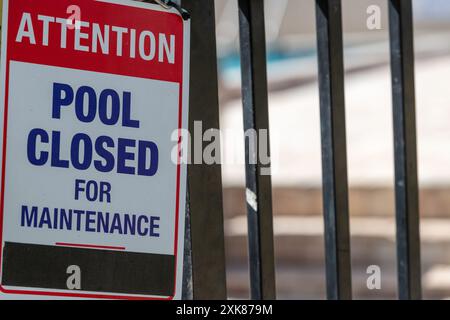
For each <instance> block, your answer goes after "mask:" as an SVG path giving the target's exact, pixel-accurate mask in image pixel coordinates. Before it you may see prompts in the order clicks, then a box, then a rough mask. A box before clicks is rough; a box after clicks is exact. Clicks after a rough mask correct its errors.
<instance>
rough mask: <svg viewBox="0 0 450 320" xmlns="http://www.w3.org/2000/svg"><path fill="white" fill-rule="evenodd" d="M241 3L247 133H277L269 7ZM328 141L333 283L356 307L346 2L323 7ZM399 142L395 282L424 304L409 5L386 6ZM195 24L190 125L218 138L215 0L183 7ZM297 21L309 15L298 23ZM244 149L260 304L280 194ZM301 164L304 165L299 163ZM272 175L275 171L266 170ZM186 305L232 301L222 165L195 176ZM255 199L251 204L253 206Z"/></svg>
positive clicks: (271, 283)
mask: <svg viewBox="0 0 450 320" xmlns="http://www.w3.org/2000/svg"><path fill="white" fill-rule="evenodd" d="M236 1H238V3H239V12H237V13H236V14H239V30H240V54H241V69H242V96H243V115H244V124H243V125H244V128H245V129H256V130H259V129H266V130H268V128H269V116H268V97H267V93H268V92H267V76H266V48H265V32H264V30H265V29H264V6H263V1H262V0H236ZM315 2H316V22H317V41H318V57H319V85H320V112H321V131H322V163H323V203H324V217H325V246H326V277H327V297H328V298H329V299H351V298H352V287H351V263H350V232H349V205H348V181H347V179H348V178H347V177H348V175H347V151H346V124H345V98H344V67H343V57H344V54H343V43H342V37H343V31H342V13H341V1H340V0H316V1H315ZM388 2H389V23H390V43H391V48H390V51H391V69H392V92H393V114H394V139H395V191H396V219H397V220H396V221H397V263H398V267H397V272H398V295H399V298H400V299H420V298H421V276H420V239H419V213H418V181H417V180H418V179H417V154H416V153H417V151H416V127H415V126H416V124H415V94H414V50H413V20H412V4H411V0H388ZM181 5H182V7H183V8H185V9H186V10H188V11H189V12H190V14H191V18H192V22H191V26H192V35H191V50H192V52H191V83H190V86H191V91H190V123H191V124H192V125H193V123H194V121H202V123H203V130H204V131H207V130H209V129H211V128H214V129H218V128H219V107H218V100H219V99H218V84H217V83H218V79H217V60H216V34H215V14H214V1H213V0H182V1H181ZM298 14H299V16H300V15H301V12H299V13H298ZM250 150H251V148H250V146H249V143H248V141H246V163H247V164H246V188H247V197H248V199H247V200H251V201H247V202H248V204H247V214H248V239H249V269H250V282H251V285H250V287H251V298H252V299H274V298H275V271H274V270H275V267H274V246H273V226H272V220H273V217H272V196H271V192H272V187H271V179H270V176H268V175H262V174H261V172H260V169H261V165H260V164H259V163H257V164H256V165H255V164H250V163H251V162H250V161H249V159H250V158H251V157H252V156H253V155H252V154H251V151H250ZM299 161H301V159H299ZM264 167H265V168H267V165H265V166H264ZM188 188H189V191H190V192H189V201H188V212H189V218H188V222H189V223H188V225H189V227H188V228H190V229H188V237H187V239H188V241H187V247H188V252H187V253H188V254H187V255H186V257H187V262H188V263H186V272H185V275H186V279H185V280H186V281H185V284H186V286H185V288H186V291H185V297H186V298H193V299H225V298H227V294H226V292H227V291H226V277H225V252H224V247H225V245H224V221H223V206H222V201H223V200H222V177H221V167H220V165H206V164H204V165H192V166H190V167H189V169H188ZM249 197H251V199H249Z"/></svg>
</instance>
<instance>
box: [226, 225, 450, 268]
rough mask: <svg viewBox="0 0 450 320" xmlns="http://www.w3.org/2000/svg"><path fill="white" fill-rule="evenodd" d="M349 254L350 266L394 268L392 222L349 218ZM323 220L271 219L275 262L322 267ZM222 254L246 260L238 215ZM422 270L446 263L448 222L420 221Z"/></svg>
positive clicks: (244, 231)
mask: <svg viewBox="0 0 450 320" xmlns="http://www.w3.org/2000/svg"><path fill="white" fill-rule="evenodd" d="M350 229H351V252H352V263H353V265H354V266H360V267H362V268H367V266H369V265H379V266H380V267H382V268H390V269H392V268H395V266H396V246H395V221H394V219H392V218H385V217H370V218H369V217H352V219H351V223H350ZM323 230H324V227H323V220H322V218H320V217H314V216H297V217H294V216H281V217H275V219H274V234H275V236H274V243H275V255H276V261H277V263H280V264H281V265H285V264H291V265H292V264H294V265H298V266H303V267H311V266H312V267H316V266H321V265H322V266H323V265H324V254H325V253H324V239H323ZM225 233H226V254H227V259H228V261H229V262H230V263H231V264H236V265H241V264H242V263H245V261H247V220H246V217H244V216H240V217H235V218H232V219H228V220H226V222H225ZM421 255H422V265H423V268H425V269H427V268H429V267H430V266H434V265H446V264H450V219H434V218H433V219H431V218H427V219H422V220H421Z"/></svg>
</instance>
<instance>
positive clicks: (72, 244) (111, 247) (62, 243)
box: [55, 242, 126, 250]
mask: <svg viewBox="0 0 450 320" xmlns="http://www.w3.org/2000/svg"><path fill="white" fill-rule="evenodd" d="M55 244H56V245H57V246H65V247H77V248H95V249H111V250H125V249H126V248H125V247H114V246H99V245H95V244H80V243H65V242H56V243H55Z"/></svg>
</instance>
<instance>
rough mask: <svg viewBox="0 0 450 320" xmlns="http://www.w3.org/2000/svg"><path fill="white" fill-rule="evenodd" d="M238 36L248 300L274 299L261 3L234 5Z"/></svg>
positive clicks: (246, 0)
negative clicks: (264, 160) (263, 160)
mask: <svg viewBox="0 0 450 320" xmlns="http://www.w3.org/2000/svg"><path fill="white" fill-rule="evenodd" d="M239 30H240V43H241V69H242V96H243V107H244V129H245V132H246V133H247V134H246V137H245V152H246V154H245V159H246V160H245V162H246V170H245V171H246V187H247V189H246V198H247V219H248V241H249V260H250V261H249V267H250V287H251V297H252V299H255V300H261V299H275V266H274V264H275V261H274V248H273V221H272V220H273V216H272V183H271V173H270V163H264V164H262V163H261V152H262V151H265V152H267V153H268V154H267V155H269V154H270V148H269V110H268V102H267V75H266V43H265V42H266V38H265V25H264V1H261V0H239ZM263 130H264V131H265V132H264V131H263ZM248 133H250V134H248ZM264 134H265V135H266V138H267V139H264V140H263V135H264ZM264 142H267V145H266V146H265V147H266V148H265V150H264V149H263V148H261V147H262V145H261V144H262V143H264Z"/></svg>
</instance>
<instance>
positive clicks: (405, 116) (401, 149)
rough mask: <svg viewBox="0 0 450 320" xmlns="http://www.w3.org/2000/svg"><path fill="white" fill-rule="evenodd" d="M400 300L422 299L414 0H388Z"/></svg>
mask: <svg viewBox="0 0 450 320" xmlns="http://www.w3.org/2000/svg"><path fill="white" fill-rule="evenodd" d="M389 24H390V43H391V69H392V90H393V113H394V147H395V193H396V219H397V269H398V270H397V273H398V294H399V298H400V299H421V271H420V270H421V268H420V235H419V200H418V196H419V191H418V178H417V146H416V114H415V113H416V111H415V84H414V41H413V38H414V36H413V15H412V3H411V0H389Z"/></svg>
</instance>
